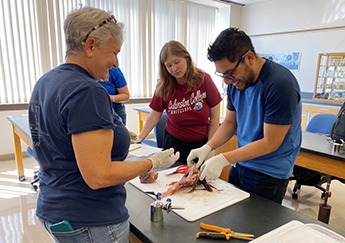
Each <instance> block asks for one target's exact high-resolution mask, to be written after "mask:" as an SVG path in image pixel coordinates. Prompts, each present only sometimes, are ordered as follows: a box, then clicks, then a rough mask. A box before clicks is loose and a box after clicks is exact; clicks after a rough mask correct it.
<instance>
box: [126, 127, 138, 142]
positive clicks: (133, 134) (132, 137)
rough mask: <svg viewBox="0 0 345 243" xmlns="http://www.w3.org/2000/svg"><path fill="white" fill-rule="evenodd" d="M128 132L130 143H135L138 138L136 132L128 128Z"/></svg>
mask: <svg viewBox="0 0 345 243" xmlns="http://www.w3.org/2000/svg"><path fill="white" fill-rule="evenodd" d="M128 133H129V136H130V137H131V144H133V143H136V142H135V141H136V140H137V139H138V136H137V134H135V133H134V132H132V131H129V130H128Z"/></svg>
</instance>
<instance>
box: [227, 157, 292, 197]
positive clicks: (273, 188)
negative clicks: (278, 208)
mask: <svg viewBox="0 0 345 243" xmlns="http://www.w3.org/2000/svg"><path fill="white" fill-rule="evenodd" d="M228 181H229V183H231V184H234V185H235V186H237V187H239V188H241V189H243V190H245V191H247V192H251V193H255V194H257V195H259V196H262V197H265V198H267V199H269V200H272V201H274V202H276V203H279V204H281V203H282V201H283V198H284V195H285V192H286V188H287V185H288V183H289V179H276V178H273V177H271V176H268V175H266V174H263V173H261V172H258V171H255V170H251V169H248V168H245V167H243V166H241V165H239V164H236V167H234V166H233V167H232V168H231V170H230V173H229V179H228Z"/></svg>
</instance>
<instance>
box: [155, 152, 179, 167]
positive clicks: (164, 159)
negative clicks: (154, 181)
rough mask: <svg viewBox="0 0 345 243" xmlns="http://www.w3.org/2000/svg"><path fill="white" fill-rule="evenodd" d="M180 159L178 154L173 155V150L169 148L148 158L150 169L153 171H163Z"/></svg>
mask: <svg viewBox="0 0 345 243" xmlns="http://www.w3.org/2000/svg"><path fill="white" fill-rule="evenodd" d="M179 158H180V152H176V154H174V149H173V148H170V149H167V150H164V151H162V152H159V153H157V154H155V155H153V156H151V157H150V158H149V160H151V161H152V168H151V170H150V171H152V170H154V169H165V168H168V167H170V166H171V165H173V164H174V163H175V162H176V161H177V160H178V159H179Z"/></svg>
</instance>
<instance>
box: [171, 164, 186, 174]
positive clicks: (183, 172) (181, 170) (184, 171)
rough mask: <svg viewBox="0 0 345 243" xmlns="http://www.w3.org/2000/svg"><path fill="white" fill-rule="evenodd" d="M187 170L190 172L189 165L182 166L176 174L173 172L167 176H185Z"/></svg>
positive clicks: (177, 169)
mask: <svg viewBox="0 0 345 243" xmlns="http://www.w3.org/2000/svg"><path fill="white" fill-rule="evenodd" d="M187 170H189V166H188V165H180V166H179V167H177V168H176V170H175V171H174V172H171V173H169V174H167V176H169V175H174V174H177V173H181V174H185V173H186V172H187Z"/></svg>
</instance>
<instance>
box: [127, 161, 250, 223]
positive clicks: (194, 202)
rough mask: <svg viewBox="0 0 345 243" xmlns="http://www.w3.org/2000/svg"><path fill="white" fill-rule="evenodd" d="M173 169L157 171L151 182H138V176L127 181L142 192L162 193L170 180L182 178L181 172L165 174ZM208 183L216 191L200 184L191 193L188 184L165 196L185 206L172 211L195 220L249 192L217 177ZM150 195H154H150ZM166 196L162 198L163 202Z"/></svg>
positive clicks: (173, 202)
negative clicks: (209, 190) (153, 180)
mask: <svg viewBox="0 0 345 243" xmlns="http://www.w3.org/2000/svg"><path fill="white" fill-rule="evenodd" d="M175 170H176V167H175V168H170V169H167V170H162V171H160V172H158V174H159V175H158V179H157V180H156V181H155V182H153V183H151V184H142V183H140V180H139V177H136V178H134V179H133V180H131V181H129V183H130V184H132V185H133V186H135V187H137V188H138V189H140V190H141V191H143V192H147V191H154V192H155V193H157V192H160V193H163V192H165V191H167V190H168V188H169V187H170V186H169V184H170V183H171V182H173V181H179V180H180V179H181V178H182V176H183V175H182V174H174V175H170V176H167V174H169V173H170V172H173V171H175ZM209 183H210V184H211V185H212V186H214V187H216V188H217V189H218V191H217V190H216V189H213V192H208V191H206V190H201V189H203V188H204V186H203V185H201V184H200V185H198V186H197V190H195V191H194V192H192V193H187V192H189V191H190V190H191V188H192V187H191V186H188V187H184V188H181V189H179V190H178V191H177V192H176V193H175V194H173V195H171V196H168V197H166V198H170V199H171V200H172V205H173V206H182V207H184V208H185V209H179V210H177V209H176V210H175V209H174V210H173V211H174V212H175V213H176V214H178V215H180V216H181V217H182V218H184V219H185V220H187V221H195V220H198V219H200V218H202V217H205V216H207V215H209V214H211V213H214V212H217V211H218V210H221V209H223V208H225V207H228V206H230V205H232V204H235V203H237V202H239V201H242V200H243V199H246V198H248V197H249V193H247V192H245V191H242V190H240V189H238V188H236V187H235V186H233V185H231V184H230V183H228V182H225V181H223V180H220V179H218V180H216V181H210V182H209ZM152 197H154V196H153V195H152ZM166 198H163V201H164V202H165V200H166ZM152 201H153V200H152Z"/></svg>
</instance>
